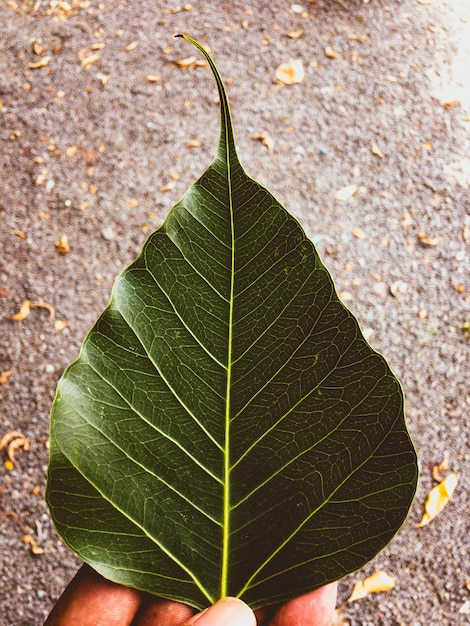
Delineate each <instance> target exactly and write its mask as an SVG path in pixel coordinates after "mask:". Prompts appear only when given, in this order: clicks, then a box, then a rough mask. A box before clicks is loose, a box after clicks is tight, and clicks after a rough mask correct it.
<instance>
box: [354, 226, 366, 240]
mask: <svg viewBox="0 0 470 626" xmlns="http://www.w3.org/2000/svg"><path fill="white" fill-rule="evenodd" d="M352 234H353V235H354V237H357V238H358V239H367V235H366V233H365V232H364V231H363V230H362V228H354V230H353V231H352Z"/></svg>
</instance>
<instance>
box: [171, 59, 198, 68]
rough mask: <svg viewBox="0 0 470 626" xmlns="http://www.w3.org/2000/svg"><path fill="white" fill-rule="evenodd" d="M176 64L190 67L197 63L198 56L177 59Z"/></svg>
mask: <svg viewBox="0 0 470 626" xmlns="http://www.w3.org/2000/svg"><path fill="white" fill-rule="evenodd" d="M175 63H176V65H177V66H178V67H181V68H185V67H190V66H191V65H194V64H195V63H196V57H187V58H186V59H179V60H178V61H175Z"/></svg>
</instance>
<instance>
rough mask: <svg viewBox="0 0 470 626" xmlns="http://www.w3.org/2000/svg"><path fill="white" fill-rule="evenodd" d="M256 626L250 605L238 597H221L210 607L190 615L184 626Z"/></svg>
mask: <svg viewBox="0 0 470 626" xmlns="http://www.w3.org/2000/svg"><path fill="white" fill-rule="evenodd" d="M193 624H197V626H220V625H221V624H223V625H224V626H256V617H255V614H254V613H253V611H252V610H251V609H250V607H249V606H248V605H247V604H245V602H243V600H240V599H239V598H232V597H226V598H221V599H220V600H218V601H217V602H216V603H215V604H213V605H212V606H211V607H209V608H208V609H206V610H205V611H202V613H198V614H197V615H195V616H194V617H192V618H191V619H190V620H189V621H188V622H186V623H185V626H193Z"/></svg>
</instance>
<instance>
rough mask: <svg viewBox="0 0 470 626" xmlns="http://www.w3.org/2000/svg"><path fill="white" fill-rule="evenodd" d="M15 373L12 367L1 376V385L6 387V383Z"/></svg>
mask: <svg viewBox="0 0 470 626" xmlns="http://www.w3.org/2000/svg"><path fill="white" fill-rule="evenodd" d="M13 372H14V369H13V368H12V367H10V369H9V370H7V371H6V372H3V373H2V374H0V385H4V384H5V383H6V382H8V379H9V378H10V376H11V375H12V374H13Z"/></svg>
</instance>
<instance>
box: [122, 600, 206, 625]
mask: <svg viewBox="0 0 470 626" xmlns="http://www.w3.org/2000/svg"><path fill="white" fill-rule="evenodd" d="M193 615H194V609H192V608H191V607H189V606H188V605H187V604H181V603H180V602H173V601H171V600H159V599H156V598H147V600H146V601H145V602H144V603H143V604H142V605H141V607H140V609H139V612H138V613H137V615H136V616H135V618H134V621H133V622H132V626H162V625H163V626H180V625H181V624H182V623H183V622H184V621H185V620H188V619H189V618H190V617H191V616H193Z"/></svg>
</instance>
